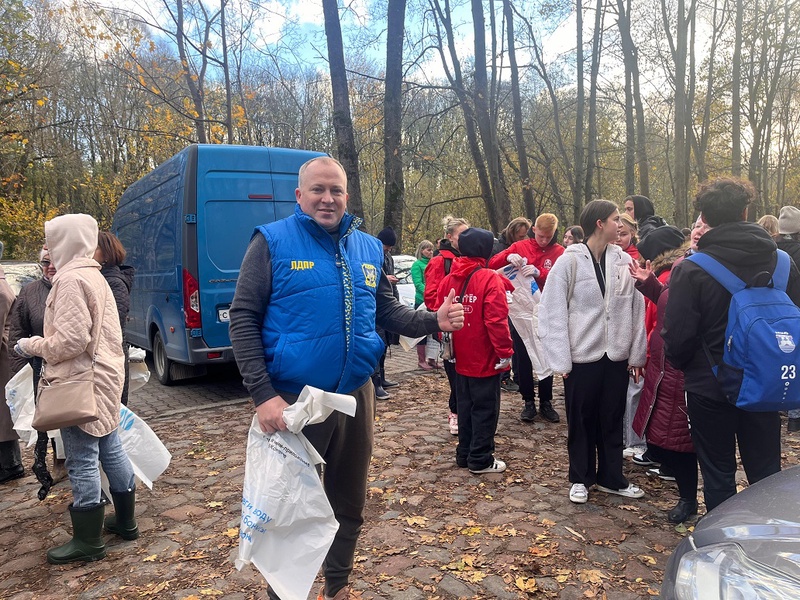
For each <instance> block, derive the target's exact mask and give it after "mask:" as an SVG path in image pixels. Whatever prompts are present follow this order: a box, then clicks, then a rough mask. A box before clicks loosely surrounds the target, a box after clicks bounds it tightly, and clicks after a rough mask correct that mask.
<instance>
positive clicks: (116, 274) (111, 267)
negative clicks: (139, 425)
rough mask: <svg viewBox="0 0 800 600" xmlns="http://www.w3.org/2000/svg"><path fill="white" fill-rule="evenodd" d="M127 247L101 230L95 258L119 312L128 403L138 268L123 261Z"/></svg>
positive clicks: (125, 389) (123, 395)
mask: <svg viewBox="0 0 800 600" xmlns="http://www.w3.org/2000/svg"><path fill="white" fill-rule="evenodd" d="M125 254H126V253H125V248H124V247H123V245H122V242H120V241H119V239H118V238H117V236H115V235H114V234H113V233H109V232H108V231H101V232H100V234H99V236H98V238H97V250H95V253H94V259H95V260H96V261H97V262H99V263H100V265H101V267H102V268H101V269H100V274H101V275H102V276H103V277H105V278H106V281H107V282H108V285H109V287H110V288H111V292H112V293H113V294H114V300H115V301H116V303H117V312H118V313H119V326H120V327H121V328H122V350H123V352H124V353H125V385H124V386H123V387H122V399H121V400H122V404H124V405H125V406H127V405H128V387H129V385H130V365H129V364H128V351H129V350H130V347H131V345H130V344H129V343H128V342H126V341H125V323H126V322H127V321H128V312H129V311H130V309H131V286H132V285H133V275H134V273H135V272H136V270H135V269H134V268H133V267H131V266H129V265H124V264H122V263H124V262H125Z"/></svg>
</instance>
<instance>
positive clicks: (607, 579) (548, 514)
mask: <svg viewBox="0 0 800 600" xmlns="http://www.w3.org/2000/svg"><path fill="white" fill-rule="evenodd" d="M415 364H416V357H415V356H413V357H412V356H411V354H410V353H403V352H402V351H400V350H397V349H395V350H394V355H393V356H392V357H390V359H389V361H388V363H387V367H388V368H387V372H388V373H390V374H392V376H393V377H392V378H397V379H399V380H400V381H401V385H400V386H398V387H395V388H392V389H391V393H392V398H391V399H390V400H388V401H384V402H380V403H379V405H378V418H377V420H376V430H375V431H376V438H375V439H376V443H375V452H374V459H373V462H372V467H371V473H370V484H369V485H370V489H369V497H368V501H367V520H366V523H365V526H364V531H363V534H362V537H361V539H360V542H359V546H358V551H357V557H356V566H355V571H354V575H353V585H354V587H355V588H356V589H357V590H359V591H360V592H361V594H362V597H363V598H365V599H376V600H379V599H387V600H388V599H397V600H417V599H420V600H421V599H424V598H430V599H433V598H438V599H441V600H452V599H455V598H500V599H504V600H505V599H508V600H512V599H517V598H545V597H550V598H560V599H563V600H570V599H577V598H582V597H603V595H604V594H605V595H606V596H607V597H608V598H613V599H615V600H617V599H621V600H632V599H634V598H648V597H651V596H653V595H656V594H657V593H658V587H659V582H660V578H661V576H662V573H663V569H664V566H665V564H666V561H667V558H668V556H669V553H670V552H671V550H672V549H673V548H674V547H675V545H676V544H677V543H678V541H679V540H680V539H681V537H682V536H683V535H685V532H681V531H678V530H676V528H675V527H673V526H670V525H669V524H668V523H667V522H666V519H665V510H667V509H668V508H669V507H671V506H672V505H673V504H674V503H675V501H676V500H677V493H676V490H675V489H674V486H672V485H671V484H668V483H665V482H661V481H650V480H648V479H647V477H646V476H645V473H644V470H643V469H640V468H638V467H636V466H635V465H633V464H632V463H626V473H627V475H628V476H629V477H630V479H631V480H632V481H633V482H634V483H636V484H638V485H640V486H641V487H643V488H644V489H645V490H646V492H647V495H646V496H645V498H643V499H641V500H628V499H623V498H619V497H610V496H605V495H603V494H600V493H598V492H592V493H591V495H590V499H589V502H588V503H587V504H585V505H582V506H578V505H574V504H571V503H570V502H569V500H568V499H567V489H568V484H567V483H566V426H565V424H564V422H563V415H564V410H563V409H564V407H563V395H561V394H562V392H561V389H560V387H557V389H556V395H557V398H556V401H555V405H556V409H557V410H558V411H559V412H560V413H561V415H562V423H560V424H557V425H552V424H547V423H542V422H539V421H537V422H536V423H534V424H533V425H529V424H523V423H521V422H520V421H519V420H518V418H517V417H518V414H519V411H520V409H521V402H520V400H519V397H518V395H517V394H507V393H504V394H503V405H502V409H501V417H500V424H499V429H498V436H497V440H496V441H497V456H498V457H499V458H502V459H504V460H506V461H507V462H508V465H509V467H508V470H507V471H506V472H505V473H503V474H499V475H488V476H476V475H471V474H470V473H469V472H468V471H466V470H463V469H459V468H457V467H456V466H455V464H454V452H455V442H454V438H453V437H452V436H451V435H450V434H449V432H448V431H447V428H446V425H447V420H446V417H447V408H446V378H445V377H444V375H443V373H442V372H441V371H437V372H434V373H428V374H425V375H421V372H420V371H415V372H413V373H411V372H409V371H407V369H413V367H414V366H415ZM130 405H131V407H132V408H133V410H135V411H136V412H137V413H138V414H140V415H141V416H142V417H143V418H145V419H146V420H147V421H148V423H149V424H150V425H151V427H152V428H153V429H154V430H155V431H156V433H158V435H159V436H160V437H161V439H162V440H163V441H164V443H165V444H166V445H167V447H168V448H169V450H170V452H171V453H172V456H173V459H172V463H171V465H170V467H169V469H168V470H167V471H166V472H165V474H164V475H163V476H162V477H161V478H160V479H159V480H158V481H156V483H155V486H154V488H153V490H148V489H146V488H145V487H144V486H140V488H139V492H138V495H137V501H138V504H137V516H138V521H139V527H140V530H141V536H140V538H139V539H138V540H135V541H132V542H124V541H121V540H119V539H118V538H115V537H114V536H106V541H107V545H108V557H107V558H106V559H105V560H102V561H99V562H96V563H91V564H79V565H68V566H62V567H54V566H49V565H47V564H46V562H45V551H46V550H47V548H49V547H51V546H53V545H55V544H59V543H63V542H65V541H66V540H68V539H69V531H70V525H69V519H68V516H67V514H66V511H67V505H68V504H69V502H70V499H71V494H70V491H69V486H68V483H67V482H61V483H59V484H57V485H56V486H55V487H54V488H53V489H52V490H51V494H50V496H49V497H48V498H47V499H45V500H44V501H43V502H39V501H38V500H37V499H36V491H37V489H38V485H37V484H36V482H35V480H34V478H33V477H32V476H31V475H26V477H24V478H23V479H20V480H17V481H14V482H10V483H8V484H6V485H3V486H0V598H9V599H13V600H22V599H33V598H36V599H51V598H52V599H56V598H58V599H62V598H87V599H93V598H167V599H173V598H174V599H181V600H188V599H193V600H196V599H198V598H206V597H220V598H228V599H232V600H239V599H244V598H264V597H265V589H266V584H265V583H264V580H263V578H262V577H261V576H260V575H259V574H258V572H257V571H255V569H253V568H250V567H246V568H245V569H244V570H243V571H241V572H239V571H236V570H235V568H234V567H233V564H232V560H233V558H235V557H236V555H237V548H238V546H237V544H238V531H237V529H236V528H237V526H238V523H239V517H240V506H241V505H240V500H241V487H242V481H243V477H244V460H245V445H246V436H247V428H248V426H249V423H250V420H251V418H252V406H251V404H250V403H249V400H248V398H247V394H246V392H245V390H244V389H243V388H242V386H241V383H240V382H239V380H238V378H237V377H236V375H235V374H233V373H231V372H229V373H228V374H227V375H225V374H218V375H217V376H215V377H213V378H203V379H199V380H196V381H192V382H184V383H183V384H181V385H177V386H174V387H172V388H164V387H161V386H159V385H158V383H157V382H151V383H150V384H148V385H147V386H145V387H144V388H143V389H142V390H140V391H137V392H136V393H134V394H133V395H132V396H131V402H130ZM784 435H785V434H784ZM799 447H800V444H798V438H797V437H792V438H787V439H786V440H785V443H784V457H785V461H784V463H785V464H786V465H789V464H796V463H797V462H798V461H797V450H798V448H799ZM24 461H25V464H26V467H29V466H30V463H31V462H32V452H31V451H30V450H26V451H24ZM314 597H315V595H314V594H312V596H310V598H314Z"/></svg>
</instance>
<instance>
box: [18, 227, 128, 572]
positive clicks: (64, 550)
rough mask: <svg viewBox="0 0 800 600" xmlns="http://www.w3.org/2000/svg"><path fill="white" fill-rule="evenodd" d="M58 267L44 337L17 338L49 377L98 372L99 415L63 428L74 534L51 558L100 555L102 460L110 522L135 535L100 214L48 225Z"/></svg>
mask: <svg viewBox="0 0 800 600" xmlns="http://www.w3.org/2000/svg"><path fill="white" fill-rule="evenodd" d="M44 230H45V236H46V238H47V247H48V249H49V250H50V258H51V260H52V261H53V263H54V264H55V266H56V269H57V272H56V275H55V276H54V277H53V287H52V290H51V291H50V295H49V296H48V298H47V304H46V308H45V313H44V337H38V336H34V337H30V338H22V339H20V340H19V341H18V342H17V348H18V352H20V354H23V355H32V356H41V357H42V358H43V359H44V366H43V368H42V378H43V379H45V380H47V381H48V382H49V383H50V384H54V383H59V382H64V381H75V380H85V379H88V378H93V380H94V396H95V399H96V401H97V410H98V417H99V418H98V420H97V421H93V422H91V423H87V424H85V425H80V426H75V427H66V428H64V429H62V430H61V437H62V439H63V440H64V449H65V451H66V454H67V471H68V473H69V480H70V483H71V484H72V498H73V502H72V504H70V507H69V510H70V516H71V518H72V527H73V537H72V540H71V541H69V542H68V543H66V544H64V545H63V546H59V547H58V548H53V549H51V550H49V551H48V552H47V561H48V562H49V563H51V564H64V563H68V562H74V561H80V560H82V561H88V560H98V559H100V558H103V557H104V556H105V555H106V550H105V544H104V542H103V537H102V530H103V516H104V509H105V504H104V503H103V502H102V500H101V495H100V494H101V492H100V469H99V464H98V460H99V462H100V463H102V465H103V470H104V471H105V473H106V475H107V476H108V482H109V488H110V490H111V496H112V498H113V500H114V508H115V512H116V515H115V517H116V518H114V517H109V518H108V519H106V522H105V526H106V529H107V530H109V531H110V532H112V533H116V534H118V535H120V536H121V537H123V538H124V539H135V538H136V537H138V533H139V531H138V528H137V526H136V521H135V520H134V517H133V510H134V495H135V491H134V480H133V469H132V467H131V464H130V461H129V460H128V457H127V455H126V454H125V451H124V450H123V448H122V445H121V443H120V440H119V437H118V435H117V426H118V425H119V410H120V396H121V394H122V384H123V378H124V372H125V369H124V366H125V358H124V354H123V352H122V333H121V330H120V325H119V317H118V316H117V306H116V303H115V301H114V296H113V295H112V294H111V290H110V289H109V287H108V284H107V283H106V280H105V279H104V278H103V276H102V275H101V274H100V264H99V263H97V262H96V261H95V260H94V259H93V258H92V255H93V254H94V252H95V249H96V248H97V235H98V229H97V222H96V221H95V220H94V219H93V218H92V217H90V216H89V215H64V216H61V217H56V218H55V219H53V220H52V221H48V222H47V223H45V226H44Z"/></svg>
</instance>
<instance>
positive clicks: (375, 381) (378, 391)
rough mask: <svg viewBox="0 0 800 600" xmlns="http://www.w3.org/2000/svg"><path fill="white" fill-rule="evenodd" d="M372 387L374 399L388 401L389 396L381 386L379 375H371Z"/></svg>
mask: <svg viewBox="0 0 800 600" xmlns="http://www.w3.org/2000/svg"><path fill="white" fill-rule="evenodd" d="M372 385H374V386H375V397H376V398H377V399H378V400H388V399H389V398H391V396H390V395H389V394H388V393H387V391H386V390H385V389H383V386H382V385H381V377H380V375H373V376H372Z"/></svg>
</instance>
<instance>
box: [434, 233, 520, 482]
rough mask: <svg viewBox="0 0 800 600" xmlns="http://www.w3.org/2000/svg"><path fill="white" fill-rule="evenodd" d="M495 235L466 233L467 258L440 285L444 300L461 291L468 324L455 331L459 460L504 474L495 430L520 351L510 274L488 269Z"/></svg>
mask: <svg viewBox="0 0 800 600" xmlns="http://www.w3.org/2000/svg"><path fill="white" fill-rule="evenodd" d="M493 242H494V238H493V237H492V233H491V232H490V231H487V230H485V229H479V228H477V227H472V228H469V229H466V230H465V231H464V232H462V233H461V235H460V237H459V241H458V248H459V251H460V252H461V257H460V258H458V259H456V261H455V265H454V267H453V270H452V271H451V272H450V274H449V275H448V276H447V277H445V278H444V280H443V281H442V285H441V286H439V302H443V301H444V299H445V297H446V296H447V293H448V290H451V289H454V290H457V292H458V293H459V298H460V301H461V303H462V304H463V305H464V328H463V329H461V330H460V331H456V332H455V333H454V334H453V346H454V354H455V359H456V361H455V367H456V372H457V377H456V386H457V392H456V398H457V401H458V411H457V414H458V446H457V447H456V464H457V465H458V466H459V467H462V468H466V469H469V470H470V472H472V473H475V474H482V473H502V472H503V471H505V470H506V463H504V462H503V461H502V460H499V459H497V458H495V456H494V434H495V431H496V430H497V420H498V418H499V416H500V376H501V372H502V371H506V370H508V368H509V366H510V364H511V355H512V354H513V352H514V348H513V344H512V341H511V335H510V333H509V330H508V300H507V298H506V291H510V290H512V289H513V286H512V285H511V284H510V283H509V282H508V280H507V279H505V278H504V277H502V276H500V275H498V274H497V273H496V272H494V271H493V270H491V269H487V268H486V263H487V261H488V260H489V256H491V253H492V244H493Z"/></svg>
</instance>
